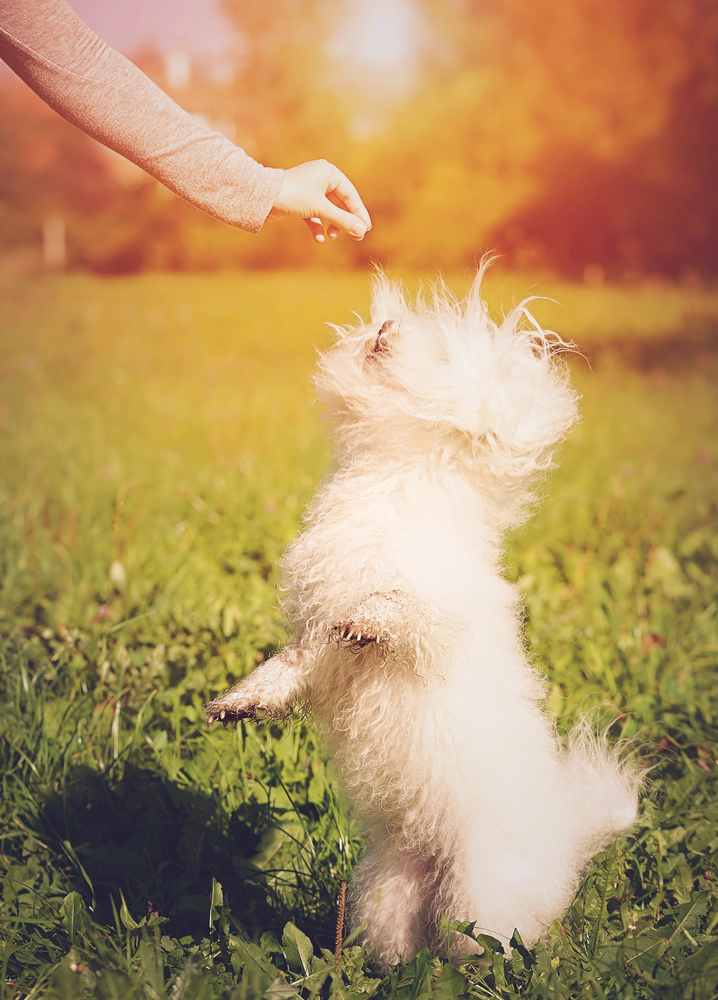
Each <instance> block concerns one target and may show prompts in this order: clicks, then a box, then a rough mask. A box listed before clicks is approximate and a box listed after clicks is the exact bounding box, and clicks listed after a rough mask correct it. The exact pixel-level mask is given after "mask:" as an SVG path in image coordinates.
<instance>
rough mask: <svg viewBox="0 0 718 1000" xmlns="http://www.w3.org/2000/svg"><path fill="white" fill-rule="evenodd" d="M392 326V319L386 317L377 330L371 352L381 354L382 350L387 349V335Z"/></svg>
mask: <svg viewBox="0 0 718 1000" xmlns="http://www.w3.org/2000/svg"><path fill="white" fill-rule="evenodd" d="M393 326H394V320H393V319H388V320H387V321H386V322H385V323H382V325H381V329H380V330H379V333H378V334H377V337H376V340H375V341H374V347H373V348H372V353H373V354H382V353H383V352H384V351H386V350H387V348H388V344H387V337H388V334H389V332H390V330H391V328H392V327H393Z"/></svg>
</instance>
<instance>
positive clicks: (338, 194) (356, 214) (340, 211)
mask: <svg viewBox="0 0 718 1000" xmlns="http://www.w3.org/2000/svg"><path fill="white" fill-rule="evenodd" d="M268 218H269V219H275V220H276V219H286V218H290V219H304V221H305V222H306V224H307V225H308V226H309V230H310V232H311V234H312V236H313V237H314V239H315V240H316V242H317V243H323V242H324V225H325V224H326V227H327V236H328V237H329V239H330V240H335V239H336V238H337V236H338V235H339V231H340V230H344V232H345V233H348V234H349V235H350V236H351V237H352V239H355V240H363V239H364V234H365V233H366V232H367V231H368V230H369V229H371V219H370V218H369V213H368V212H367V210H366V208H365V207H364V203H363V202H362V200H361V198H360V197H359V194H358V192H357V189H356V188H355V187H354V185H353V184H352V183H351V181H350V180H349V179H348V178H347V177H345V176H344V174H343V173H342V172H341V170H339V169H338V168H337V167H335V166H334V165H333V164H332V163H328V162H327V160H310V161H309V162H308V163H300V164H299V166H297V167H290V168H289V169H288V170H285V171H284V182H283V184H282V189H281V191H280V192H279V197H278V198H277V200H276V201H275V203H274V206H273V208H272V210H271V211H270V213H269V216H268Z"/></svg>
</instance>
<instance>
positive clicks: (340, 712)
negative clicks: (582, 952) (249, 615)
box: [205, 272, 639, 967]
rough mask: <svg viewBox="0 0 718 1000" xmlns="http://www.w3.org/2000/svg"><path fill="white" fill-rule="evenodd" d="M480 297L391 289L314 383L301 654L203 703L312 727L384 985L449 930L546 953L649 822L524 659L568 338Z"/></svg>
mask: <svg viewBox="0 0 718 1000" xmlns="http://www.w3.org/2000/svg"><path fill="white" fill-rule="evenodd" d="M480 280H481V272H480V273H479V274H478V276H477V278H476V280H475V282H474V284H473V287H472V289H471V290H470V292H469V294H468V296H467V297H466V299H465V300H464V301H463V302H459V301H457V300H456V299H455V298H454V297H453V296H452V295H451V294H450V293H449V292H448V291H447V290H446V288H445V287H444V286H443V285H442V284H438V285H437V286H436V287H435V289H434V292H433V297H432V298H431V299H430V301H425V300H423V299H420V300H418V301H417V302H416V303H415V304H413V305H410V304H409V303H408V302H407V300H406V298H405V296H404V293H403V290H402V289H401V288H400V287H399V286H397V285H395V284H392V283H391V282H389V281H388V280H387V279H385V278H384V277H382V276H379V277H378V278H377V279H376V281H375V286H374V294H373V303H372V321H371V322H370V323H369V324H367V325H359V326H357V327H353V328H345V329H338V330H337V334H338V338H337V343H336V344H335V345H334V347H333V348H331V349H330V350H329V351H327V352H326V353H325V354H324V355H322V356H321V358H320V360H319V365H318V371H317V374H316V379H315V381H316V385H317V388H318V391H319V396H320V398H321V399H322V400H323V401H324V402H325V403H326V404H327V405H328V406H329V409H330V411H331V414H332V417H333V419H334V422H335V428H336V439H337V460H338V467H337V470H336V472H334V474H333V475H332V476H331V477H330V478H329V479H328V480H327V481H326V482H325V483H324V485H323V486H322V487H321V489H320V490H319V492H318V494H317V496H316V498H315V499H314V502H313V504H312V505H311V508H310V511H309V514H308V517H307V525H306V528H305V530H304V531H303V533H302V534H301V535H300V536H299V537H298V538H297V539H296V540H295V541H294V542H293V544H292V545H291V546H290V547H289V549H288V551H287V553H286V554H285V556H284V558H283V560H282V570H283V577H284V586H285V589H286V592H287V597H286V599H285V601H284V608H285V610H286V613H287V616H288V619H289V622H290V625H291V627H292V630H293V634H294V639H293V641H292V642H291V643H290V644H289V645H288V646H286V647H285V648H284V649H283V650H282V651H281V652H279V653H278V654H277V655H276V656H274V657H272V658H271V659H270V660H268V661H266V662H265V663H264V664H262V665H261V666H260V667H259V668H258V669H257V670H255V671H254V672H253V673H252V674H251V675H250V676H249V677H247V678H246V679H245V680H243V681H241V682H240V683H239V684H237V685H235V687H233V688H232V689H231V690H229V691H227V692H226V693H225V694H224V695H222V696H221V697H219V698H217V699H215V700H214V701H212V702H210V703H209V704H208V705H207V706H205V708H206V711H207V715H208V722H209V724H210V725H211V724H212V722H213V721H215V720H220V721H222V722H224V723H225V725H226V724H227V722H236V721H238V720H240V719H250V720H256V719H259V718H274V719H277V718H283V717H285V716H287V715H288V714H289V713H290V712H291V710H292V708H293V707H294V706H295V705H297V704H300V703H301V704H304V705H308V706H309V707H310V708H311V710H312V713H313V715H314V717H315V719H316V720H317V722H318V724H319V726H320V727H321V729H322V731H323V733H324V736H325V738H326V740H327V742H328V744H329V748H330V751H331V753H332V757H333V762H334V764H335V766H336V768H337V769H338V771H339V774H340V775H341V778H342V780H343V782H344V784H345V787H346V789H347V792H348V795H349V797H350V800H351V801H352V802H353V805H354V808H355V810H356V812H357V813H358V814H359V815H360V816H361V817H362V820H363V821H364V824H365V827H368V828H369V829H370V831H371V839H370V844H371V846H370V847H369V850H368V851H367V853H366V856H365V857H364V858H363V860H362V861H361V862H360V864H359V866H358V869H357V871H356V872H355V876H354V880H353V883H352V887H351V897H350V899H351V911H350V912H351V920H352V923H353V925H354V926H355V927H356V926H359V925H361V924H364V923H366V925H367V929H366V931H365V932H364V936H363V945H364V947H365V948H367V949H368V950H371V949H376V957H377V962H378V963H379V964H380V965H382V966H383V967H387V966H388V965H391V964H393V963H395V962H397V961H398V960H399V959H400V958H401V959H403V960H404V961H409V960H410V959H411V958H413V957H414V955H416V953H417V952H418V951H419V950H420V949H421V948H423V947H428V948H429V949H431V950H432V951H434V952H439V951H442V950H443V948H444V947H445V943H446V938H445V936H444V935H443V934H441V933H440V930H439V925H440V920H441V916H442V914H444V913H446V914H447V915H448V916H449V917H450V918H451V919H462V920H463V919H466V920H473V921H476V924H477V929H480V930H481V931H482V932H485V933H488V934H491V935H493V936H495V937H497V938H499V939H500V940H502V941H503V942H504V943H505V944H508V942H509V940H510V938H511V936H512V934H513V931H514V929H515V928H516V929H518V931H519V933H520V934H521V937H522V938H523V940H524V941H525V942H526V943H527V944H528V943H533V942H534V941H536V940H537V939H538V938H539V937H540V936H541V935H542V934H544V933H545V931H546V929H547V928H548V926H549V925H550V923H551V922H552V921H553V920H555V919H556V918H557V917H560V916H562V915H563V914H564V913H565V911H566V909H567V907H568V906H569V904H570V902H571V899H572V896H573V894H574V892H575V891H576V889H577V887H578V884H579V881H580V878H581V875H582V874H583V872H584V870H585V868H586V866H587V864H588V862H589V860H590V858H591V856H592V855H593V854H594V853H596V852H597V851H598V850H600V849H602V848H603V847H604V846H606V845H607V844H608V843H609V842H610V841H612V840H613V839H615V838H616V837H617V836H618V835H620V834H621V833H623V832H625V831H627V830H628V829H629V828H630V826H631V824H632V822H633V821H634V819H635V816H636V810H637V800H638V785H639V781H638V779H637V777H636V775H635V773H634V772H633V771H632V770H631V769H630V767H629V766H628V765H627V764H625V763H623V762H621V760H620V759H619V757H618V756H617V754H616V752H615V751H612V750H610V749H609V748H608V747H607V745H606V744H605V741H604V740H602V739H601V738H600V737H597V736H596V735H594V734H593V733H592V732H591V730H590V728H589V727H588V726H587V725H586V724H583V725H580V726H578V727H577V728H576V730H574V732H573V733H572V734H571V735H570V737H569V740H568V743H567V744H563V743H562V742H561V741H560V739H559V738H558V735H557V733H556V732H555V729H554V727H553V725H552V723H551V722H550V720H549V719H548V718H547V716H546V715H545V714H544V712H543V710H542V704H543V699H544V692H543V685H542V682H541V680H540V678H539V677H538V676H537V674H536V673H535V672H534V670H533V668H532V666H531V664H530V663H529V661H528V659H527V656H526V653H525V651H524V644H523V639H522V630H521V603H520V599H519V596H518V593H517V591H516V589H515V588H514V587H513V586H511V585H510V584H509V583H508V582H507V581H506V580H505V578H504V576H503V572H502V564H501V550H502V543H503V538H504V535H505V533H506V531H507V530H508V529H509V528H511V527H514V526H515V525H517V524H519V523H520V522H521V521H522V520H523V519H524V518H525V516H526V513H527V511H528V510H529V509H530V504H531V500H532V493H531V487H532V485H533V484H534V482H535V481H536V478H537V477H538V476H540V474H541V472H542V471H544V470H546V469H548V468H549V467H550V465H551V462H552V448H553V447H554V446H555V445H556V444H557V443H558V442H559V441H561V440H562V439H563V437H564V436H565V435H566V433H567V431H568V430H569V428H570V427H571V425H572V424H573V423H574V421H575V420H576V417H577V398H576V395H575V393H574V392H573V390H572V389H571V387H570V385H569V383H568V377H567V372H566V370H565V367H564V366H563V365H562V364H561V362H560V360H559V359H558V358H557V354H558V349H559V348H560V347H561V341H560V340H559V339H558V338H556V337H555V336H554V335H552V334H546V333H544V332H543V331H541V330H540V329H539V327H538V326H537V325H536V323H535V322H534V321H533V320H532V318H531V316H530V314H529V313H528V312H527V310H526V307H525V305H521V306H519V307H517V308H516V309H514V310H513V311H512V312H511V313H510V314H509V315H508V316H507V317H506V318H505V319H504V321H503V322H502V323H501V324H500V325H497V324H496V323H494V322H493V321H492V320H491V319H490V318H489V315H488V311H487V308H486V305H485V304H484V302H483V301H482V299H481V295H480ZM455 938H456V941H455V943H454V947H455V953H456V954H457V955H458V954H461V953H462V951H463V952H466V951H472V950H473V949H474V948H475V946H473V945H472V943H471V942H470V941H469V940H468V939H467V938H462V937H461V936H460V935H455Z"/></svg>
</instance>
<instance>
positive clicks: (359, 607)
mask: <svg viewBox="0 0 718 1000" xmlns="http://www.w3.org/2000/svg"><path fill="white" fill-rule="evenodd" d="M405 604H406V598H405V595H404V594H402V593H401V592H400V591H398V590H390V591H388V592H386V593H376V594H369V596H368V597H366V598H364V599H363V600H362V601H360V602H359V603H358V604H356V605H355V606H354V607H353V608H352V609H351V610H350V612H349V614H348V615H347V616H346V618H343V619H341V621H338V622H337V623H336V624H335V625H334V627H333V628H332V630H331V633H330V636H329V638H330V640H331V641H332V642H337V643H341V644H343V645H346V646H348V647H349V649H350V650H351V652H353V653H358V652H359V650H361V649H364V647H365V646H368V645H369V643H372V642H377V643H381V644H383V645H391V644H392V642H393V641H395V640H396V637H397V633H398V632H399V631H400V630H401V620H402V616H403V613H404V609H405Z"/></svg>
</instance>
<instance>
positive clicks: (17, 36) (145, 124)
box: [0, 0, 368, 238]
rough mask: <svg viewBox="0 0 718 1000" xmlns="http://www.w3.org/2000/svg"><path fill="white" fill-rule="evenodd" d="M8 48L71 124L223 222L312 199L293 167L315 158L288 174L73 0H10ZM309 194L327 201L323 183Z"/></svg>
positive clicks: (5, 20)
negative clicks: (159, 82) (163, 83)
mask: <svg viewBox="0 0 718 1000" xmlns="http://www.w3.org/2000/svg"><path fill="white" fill-rule="evenodd" d="M0 57H2V59H3V60H4V61H5V62H6V63H7V64H8V65H9V66H10V67H11V68H12V69H13V70H14V71H15V72H16V73H17V74H18V76H20V77H21V79H23V80H24V81H25V83H27V84H28V86H30V87H31V88H32V89H33V90H34V91H35V92H36V93H37V94H38V95H39V96H40V97H41V98H42V99H43V100H44V101H46V102H47V103H48V104H49V105H50V106H51V107H52V108H54V109H55V110H56V111H57V112H58V113H59V114H61V115H62V116H63V117H64V118H66V119H67V120H68V121H70V122H71V123H72V124H73V125H75V126H77V127H78V128H80V129H81V130H82V131H83V132H86V133H87V134H88V135H91V136H92V137H93V138H94V139H97V140H98V141H99V142H102V143H103V144H104V145H106V146H109V147H110V148H111V149H114V150H115V151H116V152H118V153H121V154H122V155H123V156H125V157H127V158H128V159H130V160H132V161H133V162H134V163H136V164H138V166H140V167H142V168H143V169H144V170H146V171H147V172H148V173H149V174H151V175H152V176H153V177H156V178H157V180H159V181H161V183H162V184H164V185H166V186H167V187H168V188H170V189H171V190H172V191H174V192H175V193H176V194H178V195H180V196H181V197H183V198H185V199H186V200H187V201H189V202H191V203H192V204H193V205H195V206H197V207H198V208H200V209H202V210H203V211H205V212H207V213H208V214H210V215H213V216H215V217H216V218H218V219H221V220H222V221H223V222H226V223H229V224H230V225H234V226H238V227H240V228H242V229H246V230H248V231H249V232H254V233H256V232H258V231H259V229H260V228H261V226H262V224H263V222H264V221H265V219H266V217H267V215H268V214H269V212H270V210H271V209H272V208H273V206H274V207H275V208H276V212H275V216H276V217H281V216H282V215H285V216H292V215H296V214H297V213H296V211H295V208H296V204H297V202H298V201H302V200H304V201H307V198H306V197H304V198H303V199H302V198H301V197H300V198H299V199H298V198H297V193H296V190H295V189H296V187H297V185H296V183H295V182H294V179H293V177H292V174H293V172H294V171H300V172H301V167H306V166H309V165H308V164H302V165H301V167H299V168H292V171H290V172H289V173H290V178H289V182H288V183H287V182H286V179H285V174H284V172H283V171H281V170H273V169H270V168H267V167H263V166H262V165H261V164H259V163H257V162H256V161H254V160H253V159H252V158H251V157H249V156H247V154H246V153H244V151H243V150H241V149H239V148H238V147H237V146H235V145H234V144H233V143H231V142H230V141H229V140H228V139H227V138H226V137H225V136H223V135H221V133H219V132H212V131H211V130H210V129H209V128H207V127H206V126H205V125H203V124H202V123H200V122H198V121H196V120H195V119H194V118H193V117H192V116H191V115H189V114H187V112H185V111H184V110H183V109H182V108H180V107H179V106H178V105H177V104H175V103H174V101H172V100H171V99H170V98H169V97H168V96H167V95H166V94H165V93H164V92H163V91H162V90H160V89H159V87H156V86H155V84H153V83H152V82H151V80H149V79H148V78H147V77H146V76H145V75H144V73H142V72H141V71H140V70H139V69H138V68H137V67H136V66H135V65H134V64H133V63H131V62H130V61H129V60H128V59H125V57H124V56H122V55H120V54H119V53H118V52H115V51H114V49H111V48H110V47H109V46H108V45H106V44H105V43H104V42H103V41H102V40H101V39H99V38H98V37H97V35H95V34H94V32H92V31H91V30H90V28H88V26H87V25H86V24H85V23H84V22H83V21H82V20H81V19H80V18H79V17H78V16H77V14H76V13H75V12H74V11H73V9H72V8H71V7H70V6H69V4H67V3H66V0H2V3H0ZM318 162H321V161H318ZM333 169H334V170H336V168H333ZM342 176H343V175H342ZM307 183H308V177H305V181H304V187H305V188H306V187H307ZM347 183H348V182H347ZM350 186H351V185H350ZM314 189H316V184H314V188H313V190H314ZM357 199H358V195H357ZM324 200H326V199H324ZM309 201H310V202H312V204H313V207H314V208H315V209H319V210H323V209H324V205H323V200H322V199H321V198H319V197H318V196H317V194H316V190H314V194H313V196H312V197H310V198H309ZM358 204H359V205H361V201H360V200H359V202H358ZM347 207H349V205H347ZM361 208H362V209H363V205H362V206H361ZM364 213H366V209H364ZM316 214H318V215H319V217H324V216H322V215H321V212H320V211H317V212H316ZM366 218H367V221H368V216H367V217H366ZM327 221H328V222H332V221H334V220H332V219H330V218H327ZM362 224H363V223H362V222H361V221H360V220H357V219H354V218H352V219H351V225H354V226H355V227H356V226H357V225H358V226H359V227H360V228H361V225H362ZM348 225H349V220H347V219H345V218H342V220H341V221H340V226H341V228H348ZM330 235H331V234H330ZM357 238H360V237H357Z"/></svg>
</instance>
